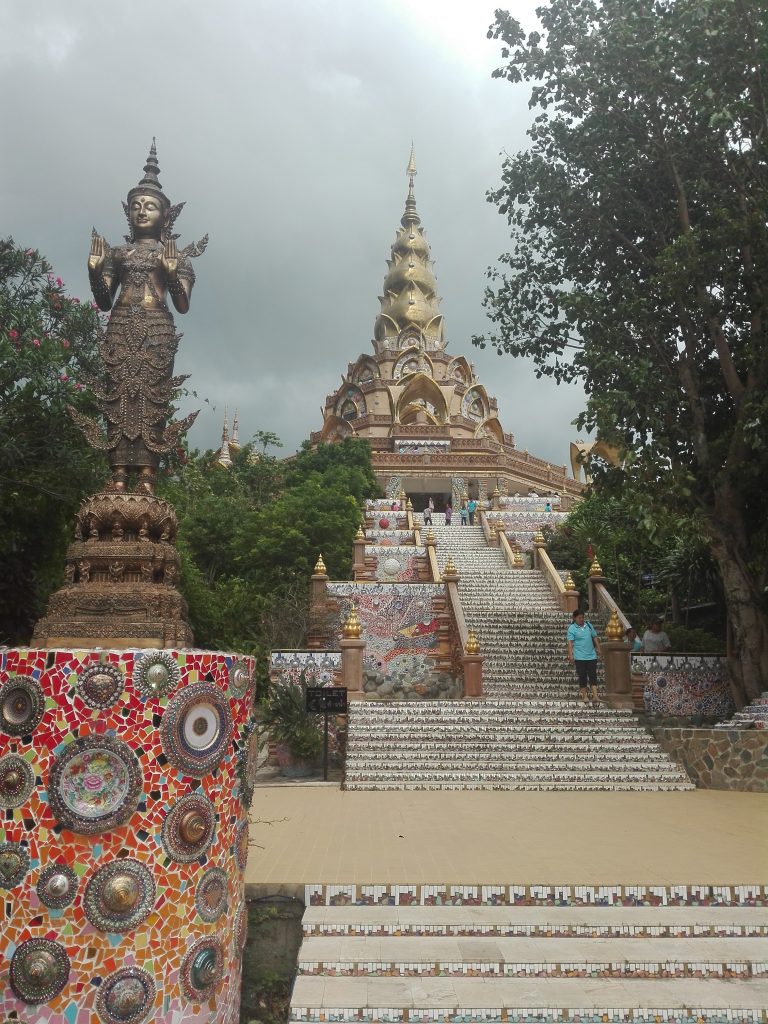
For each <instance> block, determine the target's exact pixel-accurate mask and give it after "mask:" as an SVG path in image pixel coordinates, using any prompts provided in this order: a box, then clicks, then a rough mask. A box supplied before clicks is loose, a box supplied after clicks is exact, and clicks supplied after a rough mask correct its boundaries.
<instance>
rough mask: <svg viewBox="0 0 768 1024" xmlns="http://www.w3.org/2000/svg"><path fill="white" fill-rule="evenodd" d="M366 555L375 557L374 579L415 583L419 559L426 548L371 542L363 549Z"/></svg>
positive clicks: (387, 581)
mask: <svg viewBox="0 0 768 1024" xmlns="http://www.w3.org/2000/svg"><path fill="white" fill-rule="evenodd" d="M365 553H366V555H368V556H371V555H372V556H373V557H374V558H375V559H376V579H377V580H379V581H380V582H381V583H417V582H418V579H419V559H422V560H423V559H424V558H425V557H426V553H427V551H426V548H417V547H413V545H411V546H409V547H395V546H393V545H388V544H378V543H376V544H371V545H368V546H367V547H366V549H365Z"/></svg>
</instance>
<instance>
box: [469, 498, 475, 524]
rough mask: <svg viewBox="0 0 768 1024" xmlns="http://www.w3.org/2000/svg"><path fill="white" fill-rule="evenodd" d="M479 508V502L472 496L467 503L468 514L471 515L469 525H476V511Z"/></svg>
mask: <svg viewBox="0 0 768 1024" xmlns="http://www.w3.org/2000/svg"><path fill="white" fill-rule="evenodd" d="M476 510H477V502H476V501H475V499H474V498H470V499H469V501H468V503H467V515H468V516H469V525H470V526H474V525H475V512H476Z"/></svg>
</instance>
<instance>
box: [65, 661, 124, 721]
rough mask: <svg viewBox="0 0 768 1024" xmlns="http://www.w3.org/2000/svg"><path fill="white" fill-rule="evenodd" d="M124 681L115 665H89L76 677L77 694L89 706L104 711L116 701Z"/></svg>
mask: <svg viewBox="0 0 768 1024" xmlns="http://www.w3.org/2000/svg"><path fill="white" fill-rule="evenodd" d="M124 683H125V679H124V676H123V673H122V672H121V671H120V669H119V668H118V667H117V665H102V664H100V663H99V664H95V665H89V666H88V668H85V669H83V671H82V672H81V673H80V675H79V676H78V677H77V695H78V697H80V699H81V700H82V701H83V703H84V704H87V705H88V707H89V708H98V709H99V710H102V711H104V710H106V709H107V708H111V707H112V705H113V704H115V703H116V702H117V699H118V697H119V696H120V694H121V693H122V692H123V686H124Z"/></svg>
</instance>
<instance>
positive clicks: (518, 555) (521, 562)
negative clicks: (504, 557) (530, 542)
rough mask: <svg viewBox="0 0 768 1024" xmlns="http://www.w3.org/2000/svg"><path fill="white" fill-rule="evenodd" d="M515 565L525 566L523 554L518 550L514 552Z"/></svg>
mask: <svg viewBox="0 0 768 1024" xmlns="http://www.w3.org/2000/svg"><path fill="white" fill-rule="evenodd" d="M515 565H525V559H524V558H523V552H522V551H520V550H519V549H518V550H517V551H515Z"/></svg>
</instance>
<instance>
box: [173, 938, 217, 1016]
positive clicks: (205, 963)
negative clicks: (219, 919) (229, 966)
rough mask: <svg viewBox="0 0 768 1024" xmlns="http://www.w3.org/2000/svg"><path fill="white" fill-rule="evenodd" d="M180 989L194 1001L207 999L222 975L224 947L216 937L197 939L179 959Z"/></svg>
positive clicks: (198, 1001) (199, 1001)
mask: <svg viewBox="0 0 768 1024" xmlns="http://www.w3.org/2000/svg"><path fill="white" fill-rule="evenodd" d="M180 973H181V978H180V980H181V989H182V992H183V993H184V995H185V996H186V997H187V999H189V1000H191V1001H192V1002H195V1003H201V1002H204V1001H207V1000H208V999H210V998H211V996H212V995H213V992H214V990H215V988H216V987H217V985H218V984H219V982H220V981H221V979H222V977H223V976H224V949H223V947H222V945H221V943H220V942H219V940H218V939H214V938H213V937H211V936H205V937H204V938H202V939H198V940H197V942H195V943H194V944H193V945H192V946H191V947H190V949H189V951H188V952H187V953H186V955H185V957H184V959H183V960H182V961H181V972H180Z"/></svg>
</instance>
